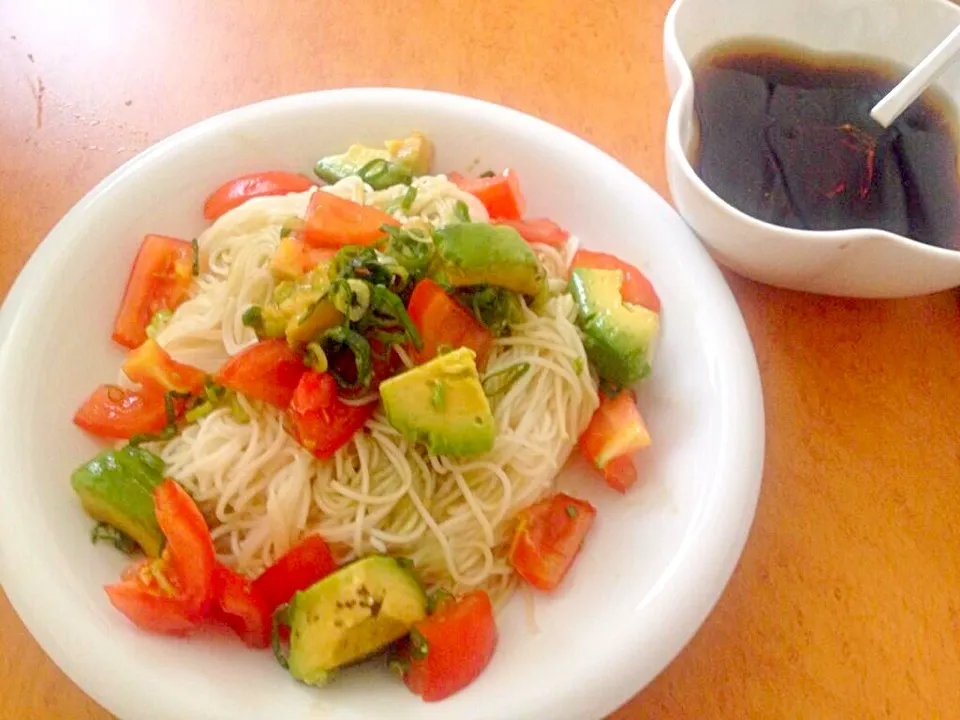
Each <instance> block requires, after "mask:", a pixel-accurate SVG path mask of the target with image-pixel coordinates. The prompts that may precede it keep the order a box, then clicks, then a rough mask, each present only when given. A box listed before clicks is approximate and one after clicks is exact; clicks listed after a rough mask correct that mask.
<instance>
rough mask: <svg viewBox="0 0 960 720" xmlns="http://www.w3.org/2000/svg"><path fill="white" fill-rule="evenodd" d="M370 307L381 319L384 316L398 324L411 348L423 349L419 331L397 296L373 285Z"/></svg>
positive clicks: (379, 286)
mask: <svg viewBox="0 0 960 720" xmlns="http://www.w3.org/2000/svg"><path fill="white" fill-rule="evenodd" d="M370 307H371V308H372V309H373V310H374V312H375V313H377V314H379V315H380V316H381V317H382V316H386V317H387V318H389V319H391V320H393V321H394V322H396V323H399V324H400V326H401V327H402V328H403V330H404V332H405V333H406V334H407V337H408V338H410V342H411V343H413V346H414V347H415V348H416V349H417V350H422V349H423V339H422V338H421V337H420V331H419V330H417V326H416V325H414V324H413V320H411V319H410V316H409V315H408V314H407V309H406V307H404V305H403V300H401V299H400V296H399V295H397V294H396V293H394V292H391V291H390V290H388V289H387V288H385V287H383V286H381V285H374V286H373V289H372V297H371V300H370Z"/></svg>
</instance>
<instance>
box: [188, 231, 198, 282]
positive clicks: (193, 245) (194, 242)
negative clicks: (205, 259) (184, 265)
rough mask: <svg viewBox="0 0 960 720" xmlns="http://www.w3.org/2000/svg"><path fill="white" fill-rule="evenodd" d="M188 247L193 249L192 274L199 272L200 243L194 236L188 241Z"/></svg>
mask: <svg viewBox="0 0 960 720" xmlns="http://www.w3.org/2000/svg"><path fill="white" fill-rule="evenodd" d="M190 247H191V248H192V249H193V274H194V276H196V275H199V274H200V243H199V241H198V240H197V239H196V238H194V239H193V240H191V241H190Z"/></svg>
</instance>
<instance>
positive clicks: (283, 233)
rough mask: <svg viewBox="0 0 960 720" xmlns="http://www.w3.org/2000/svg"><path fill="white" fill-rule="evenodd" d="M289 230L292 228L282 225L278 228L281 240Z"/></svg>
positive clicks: (291, 230)
mask: <svg viewBox="0 0 960 720" xmlns="http://www.w3.org/2000/svg"><path fill="white" fill-rule="evenodd" d="M291 232H293V228H291V227H287V226H286V225H284V226H283V227H282V228H280V239H281V240H283V239H284V238H285V237H287V235H289V234H290V233H291Z"/></svg>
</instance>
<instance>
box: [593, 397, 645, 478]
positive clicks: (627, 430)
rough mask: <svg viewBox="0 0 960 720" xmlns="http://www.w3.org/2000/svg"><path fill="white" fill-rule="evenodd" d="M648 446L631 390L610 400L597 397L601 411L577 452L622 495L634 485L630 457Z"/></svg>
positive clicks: (634, 472)
mask: <svg viewBox="0 0 960 720" xmlns="http://www.w3.org/2000/svg"><path fill="white" fill-rule="evenodd" d="M649 444H650V433H648V432H647V426H646V425H645V424H644V422H643V417H641V415H640V409H639V408H638V407H637V398H636V395H634V393H633V392H632V391H630V390H624V391H623V392H621V393H619V394H618V395H617V396H616V397H613V398H610V397H607V395H605V394H604V393H600V407H599V408H597V410H596V412H594V414H593V417H592V418H590V424H589V425H588V426H587V429H586V430H584V432H583V435H581V436H580V451H581V452H582V453H583V456H584V457H585V458H586V459H587V460H589V461H590V462H591V463H593V466H594V467H596V468H597V469H598V470H600V471H601V472H603V475H604V478H606V480H607V482H608V483H609V484H610V486H611V487H613V488H614V489H615V490H618V491H619V492H625V491H626V489H627V488H628V487H629V486H630V485H631V484H633V482H635V481H636V479H637V472H636V469H635V468H634V467H633V460H631V455H633V454H634V453H635V452H637V451H639V450H642V449H643V448H645V447H647V446H648V445H649ZM614 461H617V462H616V463H614ZM611 465H612V467H611ZM628 465H629V469H628V467H627V466H628Z"/></svg>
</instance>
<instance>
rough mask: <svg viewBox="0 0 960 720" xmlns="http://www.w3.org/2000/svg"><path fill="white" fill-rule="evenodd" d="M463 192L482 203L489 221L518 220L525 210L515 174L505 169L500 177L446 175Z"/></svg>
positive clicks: (518, 181)
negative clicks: (488, 215)
mask: <svg viewBox="0 0 960 720" xmlns="http://www.w3.org/2000/svg"><path fill="white" fill-rule="evenodd" d="M447 177H448V178H449V179H450V181H451V182H453V183H455V184H456V185H457V187H459V188H460V189H461V190H463V191H464V192H468V193H470V194H471V195H473V196H474V197H475V198H477V200H479V201H480V202H482V203H483V206H484V207H485V208H486V209H487V212H488V213H489V214H490V219H491V220H519V219H520V218H521V217H523V211H524V210H525V209H526V206H527V204H526V201H525V200H524V199H523V194H522V193H521V192H520V180H519V178H518V177H517V174H516V173H515V172H514V171H513V170H510V169H509V168H507V169H506V170H504V171H503V174H502V175H493V176H490V177H477V178H468V177H464V176H463V175H461V174H460V173H457V172H452V173H450V174H448V175H447Z"/></svg>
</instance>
